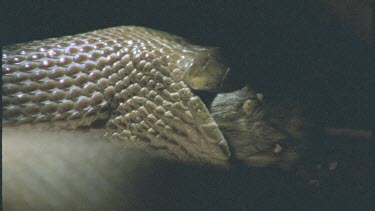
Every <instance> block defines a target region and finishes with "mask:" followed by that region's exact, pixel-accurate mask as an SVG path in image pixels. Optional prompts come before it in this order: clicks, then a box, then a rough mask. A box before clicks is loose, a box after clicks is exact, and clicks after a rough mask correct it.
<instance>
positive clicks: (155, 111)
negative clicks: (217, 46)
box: [2, 26, 230, 165]
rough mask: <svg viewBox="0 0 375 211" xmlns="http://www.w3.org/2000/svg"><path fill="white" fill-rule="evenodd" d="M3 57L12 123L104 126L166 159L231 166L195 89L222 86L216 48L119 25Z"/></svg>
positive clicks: (21, 47) (22, 47)
mask: <svg viewBox="0 0 375 211" xmlns="http://www.w3.org/2000/svg"><path fill="white" fill-rule="evenodd" d="M2 62H3V65H2V74H3V75H2V76H3V98H2V100H3V123H4V125H5V126H6V127H16V126H20V125H25V124H26V125H31V128H42V127H43V128H54V129H78V128H82V127H89V128H90V127H93V126H95V125H100V124H101V123H102V125H104V126H102V130H99V131H101V132H103V133H105V134H104V135H105V136H106V137H109V138H110V139H112V140H119V141H122V142H126V143H132V144H131V145H133V146H140V147H142V148H145V149H149V150H150V151H157V152H158V153H159V154H162V156H164V157H166V158H170V159H175V160H181V161H189V162H194V163H200V164H214V165H227V164H228V159H229V157H230V152H229V149H228V145H227V142H226V140H225V139H224V137H223V135H222V134H221V132H220V130H219V129H218V126H217V125H216V123H215V121H214V120H213V119H212V117H211V116H210V114H209V112H208V110H207V108H206V107H205V105H204V104H203V102H202V101H201V100H200V98H199V97H198V96H196V95H194V94H193V93H192V90H191V89H196V90H217V89H219V88H220V86H221V83H222V80H223V78H224V77H225V75H226V72H227V68H226V67H225V66H224V65H222V64H221V63H220V62H218V61H217V56H216V52H215V50H213V49H210V48H204V47H200V46H196V45H192V44H190V43H188V42H186V41H184V40H183V39H182V38H180V37H177V36H173V35H170V34H168V33H164V32H160V31H156V30H152V29H147V28H143V27H133V26H121V27H114V28H108V29H104V30H97V31H92V32H88V33H82V34H78V35H73V36H65V37H60V38H52V39H46V40H39V41H33V42H28V43H22V44H15V45H11V46H5V47H4V48H3V57H2ZM103 123H104V124H103Z"/></svg>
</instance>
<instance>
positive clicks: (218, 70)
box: [183, 48, 229, 91]
mask: <svg viewBox="0 0 375 211" xmlns="http://www.w3.org/2000/svg"><path fill="white" fill-rule="evenodd" d="M192 61H193V62H191V63H190V64H189V66H188V67H187V69H186V71H185V72H184V75H183V81H184V82H185V83H186V84H188V85H189V87H190V88H192V89H193V90H198V91H218V90H220V88H221V86H222V83H223V81H224V79H225V78H226V75H227V73H228V72H229V68H228V67H227V66H226V65H224V64H223V63H221V62H220V56H219V50H218V49H217V48H205V49H202V50H200V51H199V53H197V55H196V56H195V58H194V59H193V60H192Z"/></svg>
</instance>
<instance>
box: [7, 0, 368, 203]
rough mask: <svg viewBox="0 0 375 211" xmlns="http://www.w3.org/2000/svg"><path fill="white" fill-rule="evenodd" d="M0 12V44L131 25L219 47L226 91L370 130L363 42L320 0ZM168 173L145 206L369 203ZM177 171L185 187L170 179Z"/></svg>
mask: <svg viewBox="0 0 375 211" xmlns="http://www.w3.org/2000/svg"><path fill="white" fill-rule="evenodd" d="M358 12H359V13H360V12H361V10H358ZM1 13H2V15H3V17H2V22H3V26H2V31H1V32H2V39H1V41H2V44H3V45H7V44H11V43H18V42H25V41H31V40H36V39H45V38H49V37H58V36H63V35H71V34H76V33H81V32H87V31H90V30H94V29H101V28H106V27H112V26H119V25H140V26H147V27H151V28H155V29H159V30H163V31H167V32H170V33H172V34H176V35H180V36H183V37H185V38H187V39H188V40H190V41H191V42H194V43H197V44H200V45H207V46H218V47H221V49H222V52H223V58H225V62H226V63H227V64H228V65H229V66H231V68H232V71H231V74H230V76H229V82H228V83H227V84H226V86H225V90H228V91H229V90H234V89H238V88H240V87H242V86H243V85H244V84H250V85H251V86H252V87H254V88H256V89H257V90H259V91H262V92H264V93H265V96H266V97H270V98H272V97H284V96H288V97H291V98H294V99H296V100H298V101H300V102H301V103H302V104H303V105H304V106H305V107H306V109H307V111H309V112H310V114H311V116H313V117H314V118H315V120H316V121H317V122H318V123H319V124H322V125H323V126H329V127H339V128H353V129H358V128H360V129H371V128H372V117H371V116H372V109H373V106H374V105H373V98H374V96H373V92H372V90H373V89H372V85H373V73H372V71H373V66H372V59H373V57H372V53H373V52H372V48H371V46H370V41H369V38H368V37H367V38H366V36H362V34H358V33H356V31H355V30H354V31H353V30H352V28H353V27H351V26H353V25H350V24H346V23H345V22H342V21H341V20H342V19H340V18H338V17H337V16H334V15H331V14H334V13H332V12H331V10H330V8H329V7H327V4H326V3H325V1H297V0H296V1H243V2H237V1H225V2H224V1H217V2H212V1H165V2H159V1H144V0H143V1H83V0H81V1H54V0H43V1H11V0H7V1H3V3H2V12H1ZM349 19H350V18H349ZM344 20H345V19H344ZM352 24H353V23H352ZM355 24H356V23H354V25H355ZM361 24H363V23H361ZM354 28H355V27H354ZM366 39H367V40H366ZM370 39H371V38H370ZM167 166H168V165H167ZM165 168H166V169H168V168H170V166H169V167H168V168H167V167H165ZM175 168H177V170H173V171H172V173H171V172H169V173H164V175H157V176H163V178H164V179H162V180H157V181H158V182H159V183H160V184H158V182H155V181H153V183H154V184H156V186H157V185H160V186H163V187H165V188H164V190H163V191H161V192H160V191H159V189H156V188H155V190H153V191H154V192H152V191H151V192H150V194H146V195H147V196H151V195H152V196H154V197H151V200H149V201H145V206H146V207H147V206H148V208H150V209H153V208H160V209H163V208H171V209H180V208H185V209H188V210H192V209H199V208H202V209H204V210H206V209H216V210H221V209H222V210H247V209H250V208H258V209H276V210H278V209H293V208H294V209H303V210H306V209H319V208H320V209H329V210H334V209H342V208H345V209H349V210H350V209H357V208H360V209H366V210H367V209H369V208H370V207H369V206H370V204H371V203H370V202H371V200H370V198H369V197H370V193H368V190H362V189H361V190H360V191H359V190H346V189H345V188H341V189H340V188H339V187H334V185H335V184H334V183H331V186H329V187H328V188H326V189H325V190H319V191H317V190H314V191H311V190H306V189H305V188H304V186H299V185H298V184H296V182H295V178H294V177H293V176H291V175H289V174H284V173H280V172H278V170H270V171H271V172H272V171H277V172H276V173H275V172H272V173H270V172H269V170H256V171H255V172H254V171H253V170H249V169H239V170H236V171H235V172H230V173H228V172H226V173H225V172H221V171H216V170H205V169H195V168H193V169H191V168H189V167H186V168H185V167H175ZM166 169H164V170H166ZM166 171H170V169H168V170H166ZM160 172H165V171H160ZM173 172H174V173H173ZM184 174H187V176H186V177H185V178H184V179H185V180H186V182H184V180H182V179H181V178H180V179H175V178H176V177H184ZM275 177H277V178H275ZM357 179H358V178H357ZM154 184H153V185H151V184H150V185H149V186H148V188H149V189H150V187H151V189H153V188H152V187H153V186H154ZM145 185H146V186H147V184H145ZM336 185H337V184H336ZM365 185H366V184H365ZM337 188H338V189H337ZM158 191H159V192H158ZM361 191H362V192H361ZM164 196H165V198H164Z"/></svg>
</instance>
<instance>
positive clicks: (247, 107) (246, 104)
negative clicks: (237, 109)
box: [242, 99, 254, 116]
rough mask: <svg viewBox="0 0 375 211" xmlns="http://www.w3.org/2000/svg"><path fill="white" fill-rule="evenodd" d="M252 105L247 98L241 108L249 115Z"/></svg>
mask: <svg viewBox="0 0 375 211" xmlns="http://www.w3.org/2000/svg"><path fill="white" fill-rule="evenodd" d="M253 107H254V103H253V101H252V100H250V99H248V100H246V101H245V102H244V103H243V106H242V109H243V111H244V112H245V114H246V115H248V116H250V115H251V110H252V108H253Z"/></svg>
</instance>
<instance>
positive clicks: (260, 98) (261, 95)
mask: <svg viewBox="0 0 375 211" xmlns="http://www.w3.org/2000/svg"><path fill="white" fill-rule="evenodd" d="M257 98H258V100H259V101H262V100H263V98H264V96H263V94H262V93H257Z"/></svg>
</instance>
